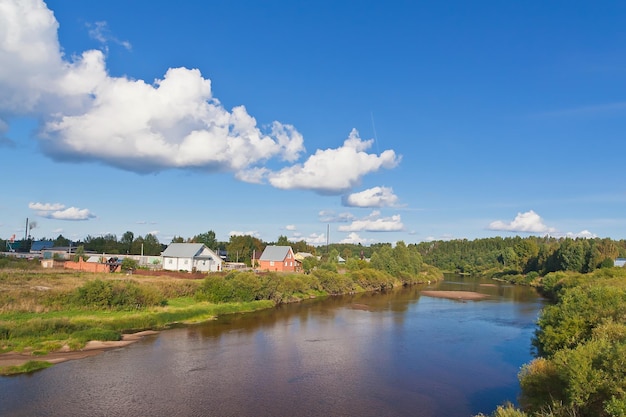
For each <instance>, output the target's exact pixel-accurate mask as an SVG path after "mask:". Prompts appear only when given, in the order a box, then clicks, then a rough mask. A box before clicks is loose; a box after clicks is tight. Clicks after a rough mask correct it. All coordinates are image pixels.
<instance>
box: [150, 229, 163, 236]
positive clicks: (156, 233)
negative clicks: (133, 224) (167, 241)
mask: <svg viewBox="0 0 626 417" xmlns="http://www.w3.org/2000/svg"><path fill="white" fill-rule="evenodd" d="M159 233H161V231H160V230H152V231H150V232H148V234H149V235H153V236H157V235H158V234H159Z"/></svg>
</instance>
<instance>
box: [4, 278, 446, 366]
mask: <svg viewBox="0 0 626 417" xmlns="http://www.w3.org/2000/svg"><path fill="white" fill-rule="evenodd" d="M439 276H440V275H439V274H438V272H437V270H435V269H432V268H428V269H425V270H424V271H423V272H421V273H420V275H419V276H418V277H417V276H414V277H405V279H403V280H402V281H401V280H399V279H397V278H393V277H392V276H390V275H389V274H386V273H384V272H380V271H376V270H372V269H363V270H359V271H357V272H353V273H337V272H331V271H324V270H320V271H315V272H314V273H312V274H309V275H304V274H295V275H294V274H272V273H267V274H262V275H257V274H254V273H250V272H248V273H245V272H242V273H238V272H233V273H230V274H228V275H225V274H211V275H210V276H207V277H206V278H205V279H202V280H189V279H176V278H172V277H161V276H159V277H153V276H133V277H132V279H131V278H129V277H124V276H120V275H113V274H100V275H98V274H85V273H77V272H70V273H68V272H55V273H51V272H47V271H9V272H8V273H7V272H4V271H2V272H1V273H0V375H1V374H5V375H6V374H12V373H20V372H31V371H33V370H36V369H40V368H43V367H47V366H49V365H50V363H58V362H60V361H64V360H70V359H73V358H76V359H78V358H81V357H86V356H91V355H93V354H97V353H98V352H101V351H103V350H106V349H110V348H116V347H120V346H125V345H126V344H128V343H129V341H130V340H131V339H132V336H128V335H127V333H134V334H142V333H137V332H143V331H147V330H150V331H158V330H163V329H167V328H169V327H171V326H172V325H177V324H181V325H185V324H192V323H199V322H204V321H207V320H212V319H215V318H216V317H218V316H221V315H225V314H233V313H246V312H252V311H257V310H263V309H268V308H272V307H275V306H276V305H277V304H283V303H290V302H298V301H301V300H303V299H307V298H311V297H319V296H327V295H340V294H346V293H355V292H369V291H377V290H380V289H383V288H395V287H399V286H402V285H413V284H416V283H419V282H430V281H431V280H437V279H442V278H443V276H441V278H439ZM409 279H411V280H412V281H409ZM95 341H100V342H95ZM20 367H23V368H20Z"/></svg>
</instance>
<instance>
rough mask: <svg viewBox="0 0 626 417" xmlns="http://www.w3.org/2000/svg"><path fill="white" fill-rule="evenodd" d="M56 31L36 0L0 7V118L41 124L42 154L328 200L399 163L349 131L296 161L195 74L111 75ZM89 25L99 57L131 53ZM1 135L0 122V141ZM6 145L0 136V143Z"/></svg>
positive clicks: (275, 131)
mask: <svg viewBox="0 0 626 417" xmlns="http://www.w3.org/2000/svg"><path fill="white" fill-rule="evenodd" d="M58 27H59V24H58V22H57V21H56V19H55V17H54V14H53V13H52V11H51V10H49V9H48V8H47V7H46V4H45V3H44V2H43V1H41V0H23V1H21V0H5V1H3V2H2V4H1V5H0V62H2V65H1V66H0V114H2V115H3V117H7V120H9V119H8V118H10V117H13V116H17V115H20V116H32V117H34V118H36V119H38V120H42V125H41V127H40V129H39V134H38V139H39V141H40V145H41V148H42V150H43V151H44V152H45V153H46V154H47V155H48V156H50V157H52V158H55V159H57V160H62V161H85V160H92V161H98V162H103V163H105V164H108V165H110V166H113V167H117V168H121V169H125V170H128V171H133V172H138V173H148V172H158V171H162V170H167V169H197V170H201V171H205V172H231V173H233V175H234V176H235V178H237V179H239V180H241V181H245V182H250V183H265V182H269V184H271V185H272V186H274V187H277V188H281V189H303V190H312V191H315V192H317V193H320V194H328V195H338V194H342V193H345V192H348V191H349V190H351V189H352V188H353V187H355V186H356V185H358V184H359V183H360V182H361V179H362V178H363V176H365V175H367V174H370V173H373V172H376V171H378V170H380V169H382V168H386V169H391V168H394V167H395V166H397V165H398V163H399V162H400V159H401V157H400V156H398V155H396V154H395V152H394V151H393V150H385V151H384V152H382V153H381V154H380V155H377V154H371V153H367V152H366V151H367V149H369V148H370V147H371V145H372V143H373V140H367V141H364V140H361V139H360V138H359V135H358V132H357V131H356V130H353V131H352V132H351V133H350V135H349V137H348V139H347V140H345V142H344V143H343V145H342V146H340V147H339V148H336V149H326V150H317V151H316V152H315V154H313V155H311V156H309V157H308V159H307V160H306V161H304V162H303V163H296V161H297V160H298V159H299V158H300V156H301V154H302V153H303V152H305V151H306V149H305V147H304V139H303V137H302V135H301V134H300V133H299V132H298V131H297V130H296V128H295V127H294V126H292V125H289V124H283V123H281V122H278V121H274V122H272V123H271V124H270V125H269V128H267V129H261V128H260V127H259V126H258V125H257V121H256V119H255V118H254V117H252V116H251V115H249V114H248V113H247V111H246V108H245V107H244V106H237V107H234V108H233V109H231V110H227V109H226V108H224V106H222V104H221V103H220V101H219V100H218V99H217V98H216V97H214V96H213V91H212V83H211V80H209V79H206V78H204V77H203V76H202V74H201V73H200V71H199V70H198V69H187V68H170V69H168V70H167V72H166V73H165V75H164V76H163V78H162V79H158V80H155V81H153V82H150V81H147V82H146V81H144V80H135V79H131V78H129V77H112V76H110V75H109V73H108V70H107V66H106V56H105V54H104V53H103V52H102V51H99V50H88V51H84V52H83V53H82V54H80V55H77V56H72V57H69V58H68V57H66V56H64V54H63V52H62V51H63V49H62V47H61V45H60V44H59V40H58V34H57V31H58ZM89 27H90V36H92V37H93V38H94V39H96V40H98V41H99V42H101V43H102V44H103V45H104V47H105V51H106V44H107V43H108V42H115V43H119V44H121V45H123V46H124V47H126V48H128V49H130V47H131V46H130V43H129V42H127V41H120V40H118V39H117V38H115V37H114V36H112V35H111V34H110V32H109V31H108V28H107V25H106V22H97V23H95V24H91V25H90V26H89ZM112 120H113V121H115V122H113V123H112V122H111V121H112ZM6 131H8V124H7V123H6V121H5V120H0V138H2V133H3V132H6ZM12 144H13V142H12V141H9V140H8V139H6V138H4V139H1V140H0V146H8V145H12ZM270 160H279V161H281V162H282V163H283V164H285V165H286V167H284V168H282V169H280V168H276V169H275V170H273V171H272V170H269V169H268V168H265V167H264V166H263V165H264V164H265V163H267V162H268V161H270ZM293 164H295V165H293Z"/></svg>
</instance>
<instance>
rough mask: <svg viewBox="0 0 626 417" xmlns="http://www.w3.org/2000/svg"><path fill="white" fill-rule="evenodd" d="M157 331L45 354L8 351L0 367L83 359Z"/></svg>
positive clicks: (128, 343)
mask: <svg viewBox="0 0 626 417" xmlns="http://www.w3.org/2000/svg"><path fill="white" fill-rule="evenodd" d="M157 333H158V332H156V331H153V330H146V331H143V332H138V333H132V334H125V335H123V336H122V340H119V341H106V342H101V341H97V340H93V341H91V342H87V344H86V345H85V347H84V348H82V349H81V350H70V349H69V347H67V346H66V347H64V348H63V349H61V350H58V351H56V352H50V353H47V354H45V355H33V354H32V352H9V353H2V354H0V368H4V367H7V366H21V365H24V364H25V363H26V362H28V361H44V362H50V363H61V362H65V361H70V360H74V359H83V358H88V357H90V356H96V355H99V354H100V353H102V352H104V351H106V350H109V349H115V348H120V347H124V346H128V345H130V344H131V343H134V342H136V341H138V340H140V339H141V338H142V337H144V336H149V335H153V334H157Z"/></svg>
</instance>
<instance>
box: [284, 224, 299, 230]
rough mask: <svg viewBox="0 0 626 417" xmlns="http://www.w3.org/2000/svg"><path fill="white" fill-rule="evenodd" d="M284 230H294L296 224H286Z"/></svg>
mask: <svg viewBox="0 0 626 417" xmlns="http://www.w3.org/2000/svg"><path fill="white" fill-rule="evenodd" d="M285 230H289V231H294V230H296V225H295V224H288V225H287V226H285Z"/></svg>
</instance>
